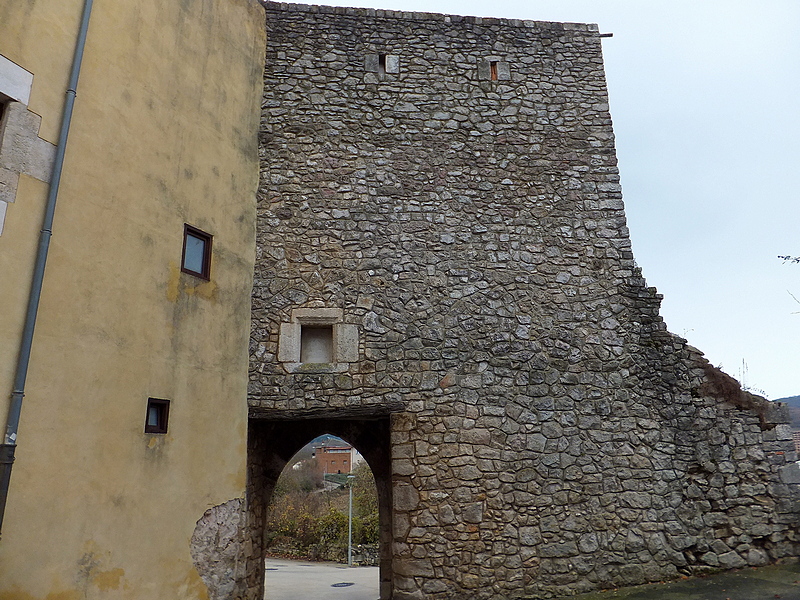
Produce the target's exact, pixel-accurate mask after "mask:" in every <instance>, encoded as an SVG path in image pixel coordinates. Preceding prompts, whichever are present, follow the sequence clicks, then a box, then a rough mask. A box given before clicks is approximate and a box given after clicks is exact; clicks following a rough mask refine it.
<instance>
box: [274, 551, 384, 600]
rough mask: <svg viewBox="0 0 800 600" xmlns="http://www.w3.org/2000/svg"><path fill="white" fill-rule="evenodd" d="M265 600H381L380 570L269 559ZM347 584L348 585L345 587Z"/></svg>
mask: <svg viewBox="0 0 800 600" xmlns="http://www.w3.org/2000/svg"><path fill="white" fill-rule="evenodd" d="M264 584H265V586H264V587H265V589H266V593H265V594H264V598H265V600H337V599H340V600H378V596H379V595H380V593H379V591H378V567H348V566H347V565H340V564H336V563H312V562H302V561H293V560H277V559H271V558H268V559H267V573H266V578H265V580H264ZM346 584H347V585H346Z"/></svg>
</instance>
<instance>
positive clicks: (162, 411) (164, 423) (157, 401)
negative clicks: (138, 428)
mask: <svg viewBox="0 0 800 600" xmlns="http://www.w3.org/2000/svg"><path fill="white" fill-rule="evenodd" d="M151 408H156V409H157V410H158V424H156V425H150V409H151ZM168 428H169V400H164V399H162V398H148V399H147V411H146V412H145V413H144V432H145V433H167V429H168Z"/></svg>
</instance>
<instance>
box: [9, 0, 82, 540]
mask: <svg viewBox="0 0 800 600" xmlns="http://www.w3.org/2000/svg"><path fill="white" fill-rule="evenodd" d="M91 14H92V0H84V4H83V15H82V17H81V24H80V29H79V30H78V39H77V41H76V43H75V55H74V56H73V59H72V70H71V72H70V76H69V85H68V86H67V98H66V100H65V102H64V114H63V115H62V117H61V131H60V132H59V135H58V146H57V147H56V154H55V158H54V160H53V172H52V175H51V177H50V189H49V191H48V194H47V205H46V206H45V212H44V221H43V225H42V230H41V232H40V233H39V247H38V249H37V252H36V264H35V265H34V270H33V279H32V281H31V291H30V295H29V296H28V311H27V313H26V314H25V327H24V328H23V330H22V339H21V340H20V344H19V356H18V358H17V370H16V372H15V375H14V389H13V391H12V392H11V404H10V406H9V408H8V419H7V420H6V431H5V436H4V437H3V443H2V445H0V531H2V527H3V515H4V514H5V511H6V500H7V499H8V486H9V482H10V481H11V466H12V465H13V464H14V452H15V450H16V448H17V430H18V429H19V417H20V413H21V411H22V398H23V397H24V396H25V380H26V379H27V376H28V364H29V363H30V358H31V346H32V344H33V330H34V327H35V326H36V313H37V312H38V310H39V298H40V297H41V295H42V282H43V280H44V268H45V265H46V263H47V251H48V249H49V248H50V237H51V236H52V235H53V216H54V215H55V211H56V199H57V198H58V186H59V184H60V182H61V171H62V168H63V166H64V154H65V152H66V149H67V137H68V135H69V126H70V123H71V122H72V108H73V106H74V105H75V96H76V95H77V88H78V76H79V75H80V72H81V61H82V60H83V49H84V46H85V45H86V32H87V31H88V30H89V17H90V16H91Z"/></svg>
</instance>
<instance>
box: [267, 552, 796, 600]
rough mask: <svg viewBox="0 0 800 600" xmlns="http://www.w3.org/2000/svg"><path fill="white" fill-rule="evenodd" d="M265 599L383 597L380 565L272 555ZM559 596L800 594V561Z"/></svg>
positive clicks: (600, 599) (589, 599) (649, 599)
mask: <svg viewBox="0 0 800 600" xmlns="http://www.w3.org/2000/svg"><path fill="white" fill-rule="evenodd" d="M265 582H266V590H267V591H266V595H265V596H264V598H265V600H336V599H340V600H377V598H378V595H379V594H378V567H348V566H347V565H340V564H335V563H312V562H300V561H291V560H277V559H267V574H266V580H265ZM556 600H800V564H787V565H771V566H768V567H760V568H757V569H755V568H747V569H739V570H737V571H728V572H725V573H720V574H717V575H710V576H708V577H692V578H686V579H679V580H676V581H672V582H668V583H653V584H649V585H638V586H633V587H627V588H620V589H616V590H606V591H603V592H591V593H589V594H581V595H578V596H569V597H564V598H559V599H556Z"/></svg>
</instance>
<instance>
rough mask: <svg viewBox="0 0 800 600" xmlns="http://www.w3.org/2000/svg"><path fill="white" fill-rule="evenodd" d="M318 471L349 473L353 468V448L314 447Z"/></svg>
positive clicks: (345, 446)
mask: <svg viewBox="0 0 800 600" xmlns="http://www.w3.org/2000/svg"><path fill="white" fill-rule="evenodd" d="M312 456H313V457H314V458H315V459H317V471H319V472H320V473H323V474H325V473H349V472H350V470H351V469H352V466H353V447H352V446H349V445H347V444H336V445H331V446H329V445H327V444H322V445H320V446H315V447H314V454H313V455H312Z"/></svg>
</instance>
